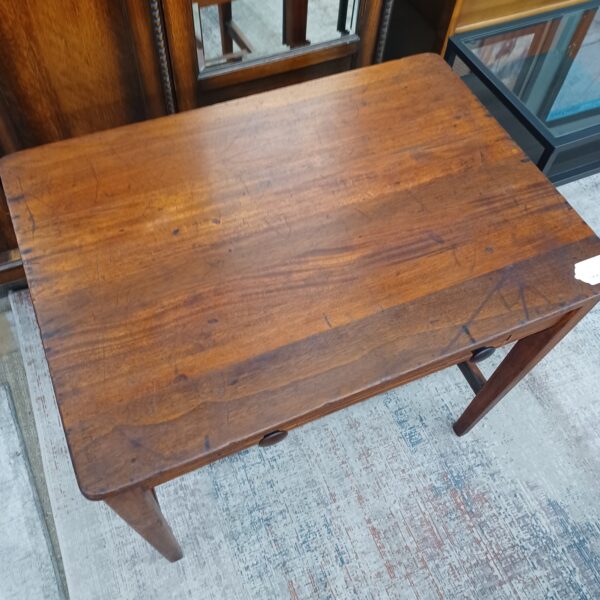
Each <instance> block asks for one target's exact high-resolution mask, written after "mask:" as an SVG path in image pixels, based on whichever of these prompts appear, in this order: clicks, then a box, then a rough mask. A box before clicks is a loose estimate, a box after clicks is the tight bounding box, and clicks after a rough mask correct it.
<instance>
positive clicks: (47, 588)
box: [0, 385, 60, 600]
mask: <svg viewBox="0 0 600 600" xmlns="http://www.w3.org/2000/svg"><path fill="white" fill-rule="evenodd" d="M0 506H1V507H2V510H0V598H1V599H3V600H4V599H6V600H9V599H12V598H27V599H33V600H36V599H38V598H39V599H42V598H44V599H45V600H58V598H59V597H60V595H59V589H58V585H57V579H56V574H55V572H54V567H53V565H52V558H51V556H52V554H51V551H50V540H49V539H48V538H47V532H46V531H45V524H44V519H43V517H42V514H41V508H40V506H39V505H38V503H37V498H36V495H35V491H34V486H33V482H32V480H31V477H30V473H29V467H28V465H27V460H26V457H25V448H24V445H23V441H22V439H21V436H20V433H19V429H18V427H17V424H16V418H15V414H14V411H13V410H12V406H11V398H10V395H9V391H8V387H7V386H4V385H0Z"/></svg>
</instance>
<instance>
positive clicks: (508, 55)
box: [464, 8, 600, 136]
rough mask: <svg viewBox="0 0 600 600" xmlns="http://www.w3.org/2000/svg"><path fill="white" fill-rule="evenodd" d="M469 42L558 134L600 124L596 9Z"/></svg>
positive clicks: (599, 35) (599, 24)
mask: <svg viewBox="0 0 600 600" xmlns="http://www.w3.org/2000/svg"><path fill="white" fill-rule="evenodd" d="M464 43H465V45H466V46H467V47H468V48H469V49H470V50H471V52H473V54H475V55H476V56H477V57H478V58H479V59H480V60H481V61H482V62H483V63H484V64H485V66H486V67H487V68H488V69H489V70H490V71H491V72H492V73H493V74H494V75H495V76H496V77H497V78H498V79H499V80H500V81H501V82H502V83H503V84H504V85H505V86H506V87H507V88H508V89H509V90H510V91H512V92H513V93H514V94H515V95H516V96H517V97H518V98H519V99H520V100H521V101H522V102H523V103H524V104H525V105H526V106H527V107H528V108H529V110H531V112H533V113H534V114H535V115H537V116H538V117H539V118H540V119H541V120H542V121H543V122H544V123H545V124H546V125H547V127H548V128H549V129H550V130H551V131H552V133H553V134H554V135H555V136H561V135H565V134H567V133H571V132H573V131H580V130H582V129H587V128H589V127H591V126H593V125H597V124H600V11H599V10H598V9H597V8H592V9H588V10H574V11H570V12H566V13H565V14H563V15H561V16H559V17H556V18H553V19H551V20H542V19H540V22H538V23H534V24H533V25H527V26H521V27H515V28H514V29H510V30H508V31H506V30H505V31H503V32H502V33H496V34H494V33H489V34H487V35H485V36H481V35H477V34H474V35H473V37H472V38H471V39H467V40H465V42H464Z"/></svg>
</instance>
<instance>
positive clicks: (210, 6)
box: [192, 0, 358, 71]
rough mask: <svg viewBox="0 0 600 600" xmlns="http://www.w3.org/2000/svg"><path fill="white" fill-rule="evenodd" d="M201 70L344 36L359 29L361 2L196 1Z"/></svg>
mask: <svg viewBox="0 0 600 600" xmlns="http://www.w3.org/2000/svg"><path fill="white" fill-rule="evenodd" d="M192 9H193V15H194V30H195V34H196V47H197V50H198V67H199V70H200V71H203V70H204V69H208V68H210V67H215V66H219V65H225V64H228V63H239V62H245V61H248V60H252V59H256V58H261V57H265V56H273V55H276V54H280V53H283V52H287V51H289V50H290V49H291V48H299V47H303V46H308V45H310V44H316V43H321V42H328V41H332V40H335V39H339V38H340V37H341V36H343V35H347V34H349V33H352V32H353V31H354V30H355V27H356V18H357V11H358V0H233V1H226V0H195V1H194V2H193V3H192Z"/></svg>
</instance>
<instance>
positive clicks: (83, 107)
mask: <svg viewBox="0 0 600 600" xmlns="http://www.w3.org/2000/svg"><path fill="white" fill-rule="evenodd" d="M0 40H1V41H2V43H1V44H0V151H1V152H2V153H3V154H6V153H8V152H13V151H15V150H18V149H20V148H25V147H29V146H35V145H38V144H43V143H45V142H51V141H55V140H59V139H62V138H67V137H72V136H77V135H82V134H84V133H89V132H93V131H98V130H101V129H108V128H110V127H116V126H118V125H122V124H125V123H130V122H132V121H136V120H141V119H145V118H147V117H153V116H158V115H160V114H164V110H165V109H164V100H163V94H162V88H161V85H160V78H159V69H158V62H157V60H156V57H155V54H154V52H153V47H152V28H151V21H150V12H149V3H148V2H147V1H146V0H108V1H107V0H2V3H1V7H0Z"/></svg>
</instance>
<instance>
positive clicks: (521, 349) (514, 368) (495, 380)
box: [453, 304, 593, 435]
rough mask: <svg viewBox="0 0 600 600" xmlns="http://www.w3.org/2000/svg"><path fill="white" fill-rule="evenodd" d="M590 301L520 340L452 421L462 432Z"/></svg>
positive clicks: (553, 342)
mask: <svg viewBox="0 0 600 600" xmlns="http://www.w3.org/2000/svg"><path fill="white" fill-rule="evenodd" d="M592 306H593V304H591V305H586V306H582V307H581V308H578V309H575V310H573V311H571V312H569V313H566V314H565V315H564V316H563V317H562V318H561V319H559V321H558V322H557V323H555V324H554V325H552V326H551V327H548V328H547V329H544V330H543V331H540V332H538V333H534V334H532V335H529V336H527V337H525V338H523V339H521V340H519V341H518V342H517V343H516V344H515V345H514V347H513V348H512V350H511V351H510V352H509V353H508V354H507V355H506V358H505V359H504V360H503V361H502V362H501V363H500V365H499V366H498V368H497V369H496V370H495V371H494V373H493V374H492V376H491V377H490V378H489V379H488V380H487V382H486V383H485V384H484V385H483V387H482V388H481V390H480V391H479V392H478V393H477V394H476V396H475V398H474V399H473V401H472V402H471V404H469V406H468V407H467V409H466V410H465V412H464V413H463V414H462V415H461V417H460V418H459V419H458V421H456V423H454V426H453V429H454V432H455V433H456V435H464V434H465V433H467V432H468V431H470V430H471V429H472V428H473V426H474V425H475V424H476V423H477V422H478V421H479V420H480V419H481V418H482V417H483V416H485V414H486V413H487V412H488V411H489V410H491V409H492V408H493V407H494V406H495V405H496V403H497V402H498V401H499V400H501V399H502V398H503V397H504V395H505V394H507V393H508V392H509V391H510V390H511V389H512V388H513V387H514V386H515V385H516V384H517V383H519V381H520V380H521V379H522V378H523V377H524V376H525V375H527V373H528V372H529V371H530V370H531V369H532V368H533V367H534V366H535V365H536V364H537V363H538V362H539V361H540V360H541V359H542V358H543V357H544V356H545V355H546V354H547V353H548V352H550V350H552V348H553V347H554V346H556V344H557V343H558V342H560V340H561V339H562V338H563V337H564V336H565V335H567V333H569V331H571V329H573V327H575V325H577V323H578V322H579V321H580V320H581V319H582V318H583V317H584V316H585V315H586V314H587V312H589V310H590V309H591V308H592Z"/></svg>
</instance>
